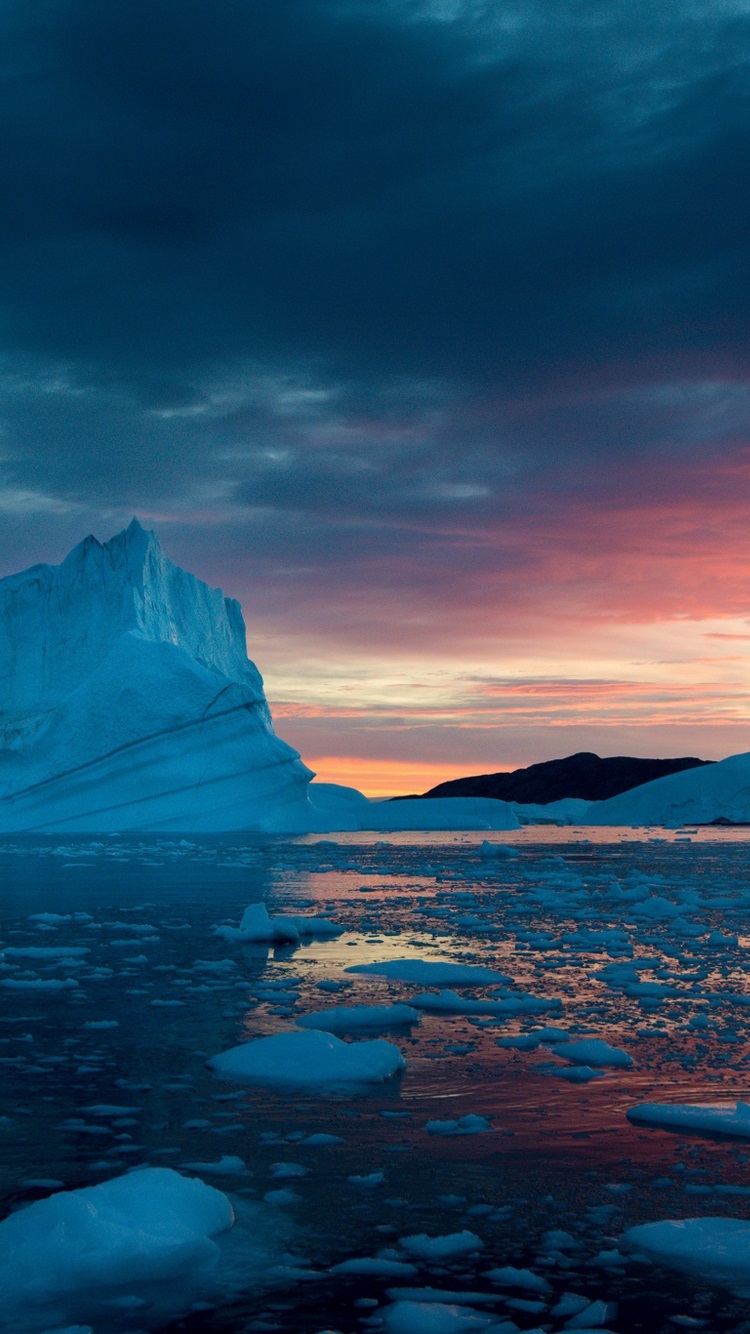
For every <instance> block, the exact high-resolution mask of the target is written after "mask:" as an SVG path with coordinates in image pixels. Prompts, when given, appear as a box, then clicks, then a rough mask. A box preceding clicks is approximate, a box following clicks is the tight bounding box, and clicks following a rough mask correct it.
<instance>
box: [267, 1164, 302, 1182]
mask: <svg viewBox="0 0 750 1334" xmlns="http://www.w3.org/2000/svg"><path fill="white" fill-rule="evenodd" d="M269 1170H270V1173H271V1176H272V1177H275V1178H276V1180H277V1181H289V1180H291V1178H292V1177H306V1176H307V1175H308V1173H309V1171H310V1169H309V1167H305V1166H304V1164H303V1163H271V1166H270V1169H269Z"/></svg>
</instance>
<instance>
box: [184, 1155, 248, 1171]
mask: <svg viewBox="0 0 750 1334" xmlns="http://www.w3.org/2000/svg"><path fill="white" fill-rule="evenodd" d="M182 1166H183V1167H184V1168H185V1169H186V1170H187V1171H188V1172H208V1173H210V1174H212V1175H213V1176H220V1177H221V1176H226V1177H230V1176H242V1175H243V1174H244V1173H245V1172H246V1171H247V1168H246V1167H245V1164H244V1162H243V1160H242V1159H241V1158H235V1157H232V1156H231V1155H229V1154H227V1155H225V1156H224V1157H223V1158H220V1159H219V1161H218V1162H217V1163H183V1164H182Z"/></svg>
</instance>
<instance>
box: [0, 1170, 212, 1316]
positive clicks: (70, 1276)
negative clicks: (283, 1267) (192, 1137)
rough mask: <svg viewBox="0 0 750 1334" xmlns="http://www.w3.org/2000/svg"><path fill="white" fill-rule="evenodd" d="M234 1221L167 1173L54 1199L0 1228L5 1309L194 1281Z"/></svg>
mask: <svg viewBox="0 0 750 1334" xmlns="http://www.w3.org/2000/svg"><path fill="white" fill-rule="evenodd" d="M233 1221H234V1214H233V1211H232V1206H231V1204H230V1203H229V1200H228V1199H227V1197H226V1195H223V1194H222V1193H221V1192H220V1191H218V1190H214V1189H213V1187H212V1186H207V1185H206V1184H205V1182H203V1181H200V1180H198V1179H189V1178H187V1177H183V1176H180V1175H179V1173H178V1172H174V1171H172V1170H171V1169H170V1168H166V1167H149V1168H143V1169H141V1170H139V1171H137V1172H133V1173H130V1174H129V1175H127V1176H121V1177H116V1178H114V1179H113V1180H111V1181H103V1182H101V1183H100V1184H99V1185H97V1186H86V1187H83V1188H82V1189H80V1190H72V1191H61V1192H59V1193H58V1194H56V1195H50V1196H48V1197H47V1198H46V1199H43V1200H38V1201H37V1202H36V1203H35V1204H30V1205H29V1206H28V1207H27V1208H25V1209H20V1210H18V1212H17V1213H14V1214H11V1215H10V1216H9V1217H8V1218H6V1219H5V1220H4V1221H3V1222H2V1223H0V1292H2V1299H3V1306H4V1308H5V1309H6V1311H7V1309H8V1308H9V1307H10V1308H15V1309H19V1308H20V1309H23V1308H24V1306H26V1305H32V1306H33V1305H39V1304H44V1303H48V1302H51V1301H54V1300H57V1299H59V1298H60V1297H62V1296H65V1295H67V1294H71V1293H76V1292H82V1293H86V1294H90V1293H91V1292H92V1290H96V1289H103V1288H114V1287H117V1286H120V1285H127V1286H128V1288H129V1289H131V1290H132V1289H133V1288H134V1287H137V1286H138V1285H139V1284H143V1283H147V1282H156V1281H159V1282H161V1281H164V1280H167V1279H173V1278H175V1277H176V1276H177V1275H180V1274H185V1273H190V1274H191V1275H192V1276H193V1277H195V1274H196V1270H200V1269H205V1268H207V1267H211V1266H212V1265H214V1264H215V1263H216V1260H217V1257H218V1252H217V1248H216V1245H215V1243H214V1241H213V1240H212V1238H213V1237H215V1236H216V1235H217V1234H219V1233H221V1232H224V1231H225V1230H226V1229H227V1228H230V1227H231V1226H232V1223H233Z"/></svg>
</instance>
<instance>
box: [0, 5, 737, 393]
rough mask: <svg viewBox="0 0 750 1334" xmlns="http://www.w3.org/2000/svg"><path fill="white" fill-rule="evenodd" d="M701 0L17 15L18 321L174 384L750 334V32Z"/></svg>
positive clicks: (472, 368) (36, 340) (10, 256)
mask: <svg viewBox="0 0 750 1334" xmlns="http://www.w3.org/2000/svg"><path fill="white" fill-rule="evenodd" d="M629 8H630V7H629ZM701 9H702V12H701ZM701 9H696V8H695V7H692V6H689V5H687V4H671V5H667V6H666V7H665V10H664V13H663V14H662V15H660V16H655V17H654V19H653V21H652V22H651V23H649V21H648V17H647V16H646V17H645V18H642V19H641V27H640V29H639V27H638V25H637V24H636V23H635V22H633V23H632V29H631V30H630V31H629V30H628V26H627V17H626V16H625V17H624V16H623V13H622V11H621V10H619V9H618V7H617V6H611V7H605V8H604V9H602V10H599V11H598V12H597V9H596V7H592V6H584V7H576V6H573V8H572V10H571V16H570V17H569V19H568V21H567V22H566V23H563V24H561V23H560V22H559V20H556V19H555V16H554V7H553V6H552V5H550V7H549V10H548V11H547V10H545V8H544V7H542V6H536V7H535V6H529V7H528V8H526V7H524V6H519V7H518V8H517V10H516V11H515V13H514V14H513V15H512V11H511V10H510V8H508V9H507V10H506V11H505V13H506V14H507V16H508V17H509V18H510V17H511V15H512V16H513V20H514V21H513V23H509V24H508V25H507V26H503V25H502V23H501V24H499V25H495V24H493V22H492V11H491V10H489V12H488V11H487V10H484V11H483V12H482V13H480V14H479V16H477V14H476V13H472V12H471V11H470V10H468V11H467V13H466V14H465V15H464V16H462V17H459V18H457V19H455V20H453V21H451V22H446V21H442V22H440V21H437V20H434V19H433V20H432V21H430V20H429V19H428V18H427V17H425V16H424V15H422V17H421V18H420V17H418V16H417V14H416V13H415V10H414V9H413V8H412V7H407V6H405V5H404V6H388V5H383V4H382V3H378V4H377V5H375V4H372V5H365V4H361V5H356V6H355V5H346V4H342V3H332V2H328V3H325V2H324V0H286V3H280V4H276V5H263V4H259V3H249V2H248V0H244V2H243V0H218V2H217V3H214V4H211V5H209V4H206V3H197V2H196V0H188V2H187V3H185V2H184V0H183V2H182V3H178V2H177V0H127V3H125V0H122V2H121V3H114V4H108V5H101V4H99V3H95V2H94V0H89V3H86V0H67V2H66V0H62V2H61V3H51V2H49V0H48V2H47V3H40V4H36V5H34V6H28V5H21V4H19V5H17V6H14V5H10V6H8V5H6V6H5V9H4V20H5V27H6V32H5V34H4V41H3V49H4V52H5V56H4V64H5V77H4V80H3V85H2V99H3V108H2V126H3V130H2V146H1V149H0V162H1V163H2V177H1V178H0V188H1V189H2V198H3V200H4V205H3V210H2V234H3V241H4V248H5V254H6V257H7V260H6V267H5V272H4V274H3V284H2V295H3V298H4V308H5V319H6V329H7V331H8V337H9V338H10V339H11V340H13V339H15V340H17V342H18V344H19V345H21V346H23V347H25V348H26V349H28V350H30V351H34V352H43V353H45V354H49V355H51V356H54V357H59V358H63V359H67V358H73V359H75V360H79V359H80V360H81V361H83V362H85V363H93V364H94V365H95V366H97V367H98V368H99V373H100V374H109V375H110V376H112V377H114V378H115V379H119V378H120V377H125V378H127V377H131V378H132V379H133V381H135V382H136V383H137V384H139V385H140V387H141V389H144V388H145V386H146V385H148V384H149V382H152V383H153V386H154V388H153V392H154V393H156V392H158V390H157V386H160V392H162V393H165V392H166V393H170V392H172V393H174V392H177V386H179V385H181V384H182V387H183V390H187V389H188V388H189V386H190V384H191V378H190V373H191V371H193V372H194V368H195V367H196V365H200V364H201V363H204V362H205V361H207V360H217V359H223V358H226V357H233V356H237V355H242V356H246V355H254V356H258V355H261V356H262V357H264V358H267V357H269V356H270V357H272V358H273V357H281V358H287V357H290V356H292V357H305V358H309V357H312V358H314V359H316V360H318V359H320V360H322V361H323V362H331V361H332V362H334V363H335V364H337V365H338V366H339V367H344V368H346V369H347V370H348V371H350V372H354V371H357V372H359V373H361V372H362V371H363V370H364V371H370V370H371V369H372V367H373V366H377V367H379V368H381V369H382V370H383V371H386V372H391V371H393V369H394V368H396V367H398V368H399V369H401V370H406V371H408V372H418V373H439V374H441V375H446V374H448V375H456V374H458V375H461V376H465V375H471V374H472V373H479V374H480V375H481V376H482V377H483V378H486V377H488V376H489V377H492V378H493V379H494V378H498V379H499V380H500V382H501V383H502V382H507V381H508V380H511V381H512V380H513V379H515V378H517V377H518V376H519V375H524V374H528V373H530V372H531V371H536V372H537V373H538V372H539V371H540V370H546V369H548V368H549V366H550V364H552V365H555V366H557V367H558V369H562V368H567V367H569V366H570V364H571V362H572V363H573V364H574V365H575V363H576V361H578V360H584V361H587V362H590V361H591V360H592V359H593V360H594V361H599V360H600V359H601V358H602V357H608V358H609V359H611V358H613V357H617V358H619V357H623V356H626V357H629V356H632V355H633V354H634V353H636V352H637V351H638V352H640V351H641V348H640V346H639V345H640V340H642V339H646V340H647V345H646V348H645V349H644V350H646V351H649V350H651V351H653V352H657V351H664V350H667V351H668V350H670V349H676V348H679V349H680V350H683V349H685V348H687V349H688V350H689V349H691V348H696V349H702V348H704V347H705V346H706V343H708V344H709V345H711V346H712V347H713V346H714V345H715V344H716V343H719V344H721V343H722V342H724V341H726V340H727V338H728V337H729V336H730V335H732V334H735V335H737V334H741V337H742V339H743V341H744V339H745V337H746V334H745V328H744V306H745V299H746V295H747V288H746V279H747V272H746V269H747V265H746V256H745V254H744V244H745V237H746V224H747V214H746V198H747V185H748V162H747V133H748V128H750V107H749V105H748V76H747V73H746V71H745V70H744V69H743V64H742V60H741V53H742V52H743V51H744V52H745V53H746V52H747V49H748V38H749V35H750V20H748V18H747V17H745V18H742V17H741V16H740V15H732V14H731V13H729V14H726V15H724V16H722V15H721V13H719V14H718V15H717V13H716V10H715V9H713V8H708V7H701ZM503 12H504V11H503V9H502V8H500V9H498V10H497V11H496V16H497V17H498V18H502V16H503ZM631 14H632V9H631ZM631 22H632V20H631ZM707 24H708V25H709V29H708V31H707V29H706V25H707ZM170 381H171V382H172V386H173V387H172V388H171V390H170V388H169V385H170Z"/></svg>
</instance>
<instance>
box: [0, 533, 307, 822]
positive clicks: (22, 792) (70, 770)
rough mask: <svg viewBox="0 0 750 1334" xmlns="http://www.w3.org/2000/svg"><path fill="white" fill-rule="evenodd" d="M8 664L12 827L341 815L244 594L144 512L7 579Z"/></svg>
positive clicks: (7, 788) (7, 815) (3, 585)
mask: <svg viewBox="0 0 750 1334" xmlns="http://www.w3.org/2000/svg"><path fill="white" fill-rule="evenodd" d="M0 675H2V678H3V682H4V690H3V710H2V716H1V717H0V734H1V736H0V739H1V740H2V745H3V747H4V750H3V755H4V763H3V779H2V791H1V792H0V796H1V797H2V802H1V803H0V828H1V829H2V830H5V831H10V832H12V831H17V830H23V829H30V828H31V829H34V830H35V831H40V830H55V829H65V830H66V831H71V832H72V831H77V832H84V833H88V832H93V831H94V830H101V831H105V830H106V831H113V830H128V829H131V830H132V829H149V830H153V829H159V830H167V829H179V830H187V829H189V830H191V831H194V832H204V833H206V832H214V831H219V830H228V829H231V830H234V829H266V830H285V831H292V830H296V829H315V828H325V827H328V825H327V822H326V818H325V816H324V815H323V814H322V813H321V812H319V811H316V809H315V807H314V806H313V805H312V804H311V802H310V801H309V799H308V787H309V783H310V779H311V778H312V776H313V775H312V774H311V772H310V770H309V769H307V768H306V767H305V766H304V765H303V764H302V762H301V760H300V758H299V756H298V754H297V752H296V751H294V750H292V748H291V747H290V746H287V745H286V744H285V743H284V742H283V741H280V740H279V738H278V737H277V736H276V735H275V734H274V731H273V727H272V724H271V716H270V713H269V710H268V705H267V703H266V700H265V696H264V694H263V682H262V680H261V677H260V675H259V673H258V671H257V668H256V667H255V666H254V664H253V663H251V662H250V661H249V660H248V657H247V647H246V639H245V624H244V621H243V619H242V612H241V610H240V606H239V603H238V602H235V601H233V600H232V599H231V598H225V597H224V596H223V595H222V594H221V593H220V592H219V591H218V590H217V589H211V588H209V587H208V586H207V585H206V584H204V583H202V582H201V581H200V580H199V579H196V578H195V577H194V576H193V575H192V574H188V573H186V572H185V571H184V570H181V569H179V568H178V567H177V566H176V565H173V564H172V563H171V562H170V561H169V560H167V558H166V557H165V555H164V553H163V551H162V549H161V546H160V544H159V541H158V539H157V538H156V537H155V535H154V534H153V533H147V532H144V530H143V529H142V528H141V526H140V524H138V523H137V521H136V520H133V522H132V523H131V524H130V527H129V528H128V529H127V530H126V531H124V532H122V533H119V534H118V535H117V536H116V537H113V538H112V539H111V541H109V542H107V543H105V544H104V545H102V544H101V543H99V542H97V541H96V539H95V538H93V537H88V538H86V540H85V541H84V542H82V543H81V544H80V545H79V546H77V547H76V548H75V549H74V550H73V551H71V553H70V555H69V556H68V557H67V559H66V560H64V561H63V563H62V565H59V566H52V565H35V566H33V567H32V568H31V569H30V570H25V571H23V572H22V573H20V574H14V575H10V576H8V577H7V578H5V579H2V580H0Z"/></svg>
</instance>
